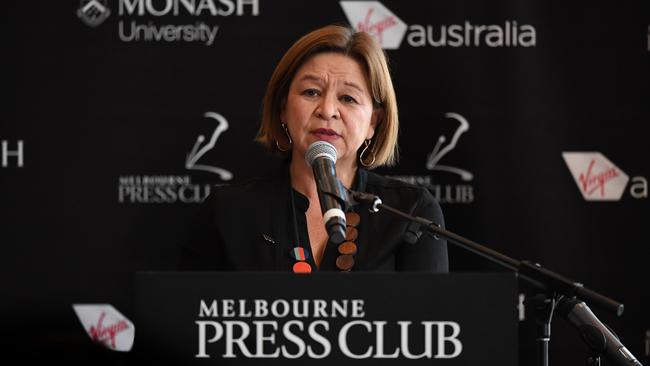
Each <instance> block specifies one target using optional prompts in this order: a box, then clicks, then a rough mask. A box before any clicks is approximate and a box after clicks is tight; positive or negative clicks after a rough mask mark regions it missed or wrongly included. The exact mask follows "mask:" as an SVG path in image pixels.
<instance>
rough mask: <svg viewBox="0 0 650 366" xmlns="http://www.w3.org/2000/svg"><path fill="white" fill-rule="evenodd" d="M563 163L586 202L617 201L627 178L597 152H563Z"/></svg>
mask: <svg viewBox="0 0 650 366" xmlns="http://www.w3.org/2000/svg"><path fill="white" fill-rule="evenodd" d="M562 157H563V158H564V162H565V163H566V165H567V166H568V167H569V170H570V171H571V175H572V176H573V179H574V180H575V182H576V185H577V186H578V189H579V190H580V193H581V194H582V197H583V198H584V199H585V200H587V201H618V200H620V199H621V196H622V195H623V191H624V190H625V187H626V186H627V182H628V181H629V178H628V176H627V174H625V172H623V171H622V170H621V169H620V168H619V167H617V166H616V165H615V164H614V163H612V162H611V161H610V160H609V159H607V157H605V156H604V155H603V154H601V153H600V152H598V151H575V152H574V151H572V152H563V153H562Z"/></svg>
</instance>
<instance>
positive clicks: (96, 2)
mask: <svg viewBox="0 0 650 366" xmlns="http://www.w3.org/2000/svg"><path fill="white" fill-rule="evenodd" d="M106 1H107V0H81V1H80V5H79V9H77V16H78V17H79V18H80V19H81V20H82V21H83V22H84V23H86V24H87V25H89V26H91V27H96V26H98V25H100V24H102V23H103V22H104V20H106V19H107V18H108V16H109V15H111V10H110V9H109V8H108V6H106Z"/></svg>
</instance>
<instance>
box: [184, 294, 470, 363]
mask: <svg viewBox="0 0 650 366" xmlns="http://www.w3.org/2000/svg"><path fill="white" fill-rule="evenodd" d="M364 306H365V300H363V299H342V300H338V299H332V300H324V299H309V300H300V301H299V300H295V299H294V300H285V299H273V300H270V301H269V300H266V299H255V300H248V299H241V298H237V299H234V298H225V299H218V300H216V299H211V301H210V300H205V299H201V300H200V303H199V306H198V308H199V313H198V319H197V320H196V321H195V322H194V323H195V324H196V325H197V337H196V339H197V340H198V342H197V343H198V347H197V348H198V352H197V353H196V354H195V355H194V357H195V358H201V359H207V358H212V357H213V356H214V357H215V358H224V359H231V358H244V359H247V358H254V359H265V358H267V359H278V358H282V359H299V358H307V359H326V358H329V357H343V358H345V359H356V360H360V359H401V360H407V359H410V360H413V359H423V358H424V359H440V360H446V359H454V358H457V357H459V356H461V354H462V352H463V342H462V341H461V337H460V336H461V325H460V323H458V322H456V321H451V320H447V321H428V320H423V321H420V322H411V321H397V322H393V321H387V320H371V319H367V318H366V313H365V310H364ZM335 319H343V320H344V321H345V322H344V323H343V324H341V325H339V324H336V323H335V322H334V321H333V320H335ZM415 329H418V332H419V329H422V332H421V333H420V334H422V335H421V336H420V337H421V338H420V337H418V336H417V335H415V334H416V333H414V332H413V330H415ZM359 331H362V332H364V333H368V334H369V336H368V337H367V339H368V340H369V341H370V342H371V344H370V345H368V346H367V348H366V349H365V350H363V351H360V350H359V349H358V347H350V344H353V342H350V339H352V338H353V337H352V336H351V334H354V333H356V332H359ZM394 337H398V339H397V341H398V342H399V344H400V346H399V347H394V348H392V349H391V351H387V350H388V349H390V348H389V347H391V346H389V342H388V341H386V340H385V338H386V339H391V340H394V339H395V338H394ZM418 338H419V339H418ZM276 339H277V342H276ZM265 340H266V341H268V340H273V341H271V342H268V343H267V345H268V347H267V346H264V344H263V343H264V341H265ZM332 341H334V342H332ZM373 342H374V343H373ZM219 343H221V344H225V345H226V347H225V352H224V353H221V352H219V353H211V349H210V348H211V347H212V346H213V345H214V344H219ZM235 343H237V344H238V347H232V346H229V345H232V344H235ZM314 343H315V344H318V346H316V347H313V346H312V344H314ZM413 344H423V347H422V352H421V353H416V352H414V348H415V347H413V346H412V345H413ZM321 350H322V351H321ZM294 352H295V353H294ZM361 352H363V353H361Z"/></svg>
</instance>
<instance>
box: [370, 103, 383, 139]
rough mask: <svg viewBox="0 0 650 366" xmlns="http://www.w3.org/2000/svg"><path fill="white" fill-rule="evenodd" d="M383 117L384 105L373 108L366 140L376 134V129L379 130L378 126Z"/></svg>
mask: <svg viewBox="0 0 650 366" xmlns="http://www.w3.org/2000/svg"><path fill="white" fill-rule="evenodd" d="M383 118H384V108H383V107H377V108H374V109H373V110H372V116H370V126H369V127H368V135H367V136H366V140H370V139H372V137H373V136H374V135H375V130H377V127H379V125H380V124H381V121H382V120H383Z"/></svg>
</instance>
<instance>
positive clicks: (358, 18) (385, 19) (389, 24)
mask: <svg viewBox="0 0 650 366" xmlns="http://www.w3.org/2000/svg"><path fill="white" fill-rule="evenodd" d="M341 7H342V8H343V12H344V13H345V16H346V17H347V18H348V20H349V21H350V23H351V24H352V25H353V26H354V27H355V28H356V29H357V30H358V31H361V32H367V33H370V34H372V35H373V36H374V37H375V38H376V39H377V41H378V42H379V44H381V46H382V48H385V49H389V50H394V49H398V48H399V46H400V43H402V39H403V38H404V34H405V33H406V28H407V25H406V23H404V22H403V21H401V20H400V19H399V18H398V17H397V15H395V14H393V12H391V11H390V10H388V8H386V7H385V6H384V5H383V4H382V3H380V2H379V1H341Z"/></svg>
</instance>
